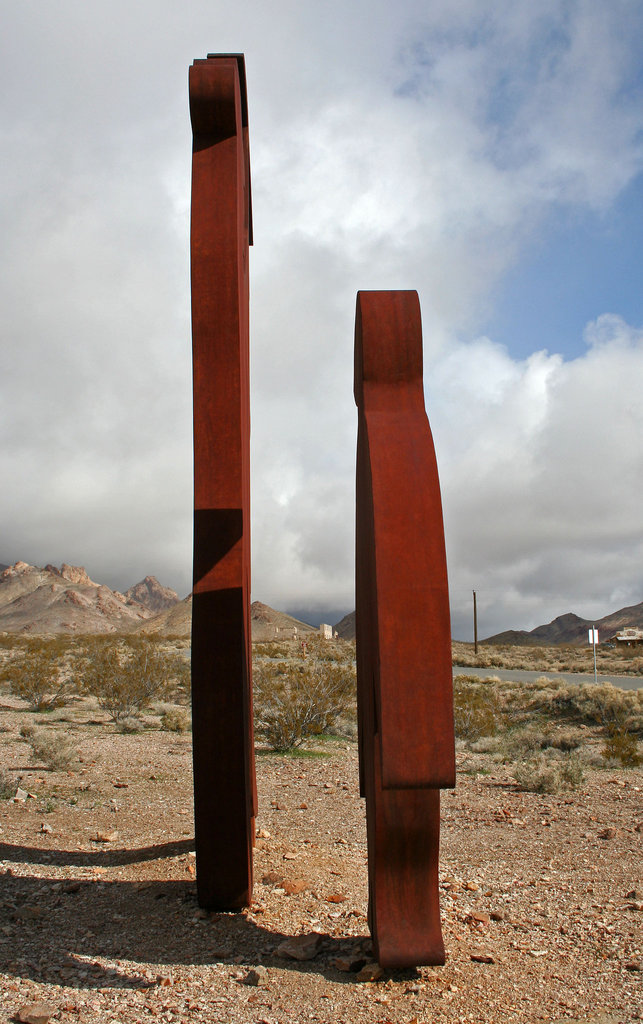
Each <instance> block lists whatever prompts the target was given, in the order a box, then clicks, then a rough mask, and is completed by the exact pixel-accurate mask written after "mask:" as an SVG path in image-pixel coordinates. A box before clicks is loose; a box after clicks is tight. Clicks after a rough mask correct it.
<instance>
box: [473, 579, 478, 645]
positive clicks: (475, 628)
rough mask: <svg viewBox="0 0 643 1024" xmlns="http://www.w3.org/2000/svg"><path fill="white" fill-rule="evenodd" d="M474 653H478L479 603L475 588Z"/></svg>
mask: <svg viewBox="0 0 643 1024" xmlns="http://www.w3.org/2000/svg"><path fill="white" fill-rule="evenodd" d="M473 653H474V654H477V653H478V604H477V601H476V592H475V590H474V591H473Z"/></svg>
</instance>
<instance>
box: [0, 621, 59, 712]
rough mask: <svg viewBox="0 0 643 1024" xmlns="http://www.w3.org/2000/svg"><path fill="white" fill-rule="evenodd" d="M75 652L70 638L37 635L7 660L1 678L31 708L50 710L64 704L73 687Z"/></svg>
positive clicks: (0, 673)
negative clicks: (72, 673)
mask: <svg viewBox="0 0 643 1024" xmlns="http://www.w3.org/2000/svg"><path fill="white" fill-rule="evenodd" d="M72 656H73V645H72V644H71V643H70V641H69V640H68V638H62V639H61V638H58V637H56V638H54V639H40V638H39V639H34V640H32V642H31V644H30V645H29V646H26V645H22V646H21V647H20V648H19V649H18V650H17V651H16V653H15V655H14V656H13V657H12V658H11V659H10V660H8V661H6V662H5V663H4V664H3V666H2V669H1V671H0V679H1V681H2V682H4V683H8V685H9V689H10V691H11V693H13V694H14V695H15V696H16V697H22V699H23V700H26V701H27V702H28V704H29V708H30V710H32V711H48V710H50V709H51V708H55V707H60V705H61V704H64V703H65V701H66V700H67V699H68V697H69V695H70V693H71V692H72V691H73V688H74V687H73V680H72V678H71V661H72Z"/></svg>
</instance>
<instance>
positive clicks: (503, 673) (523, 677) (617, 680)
mask: <svg viewBox="0 0 643 1024" xmlns="http://www.w3.org/2000/svg"><path fill="white" fill-rule="evenodd" d="M453 674H454V676H461V675H462V676H478V677H479V678H480V679H487V678H488V677H489V676H497V677H498V679H512V680H513V681H514V682H517V683H520V682H525V683H532V682H533V681H534V680H535V679H540V678H541V676H547V678H548V679H566V680H567V681H568V682H570V683H593V682H594V675H593V673H592V674H591V675H583V674H581V673H580V672H528V671H526V670H525V669H517V668H470V667H469V666H467V667H466V668H465V667H464V666H462V665H454V666H453ZM598 682H599V683H612V684H613V685H614V686H618V687H619V688H620V689H621V690H640V689H641V687H642V686H643V677H642V676H607V675H605V673H601V672H599V673H598Z"/></svg>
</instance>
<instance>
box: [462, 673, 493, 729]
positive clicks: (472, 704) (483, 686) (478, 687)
mask: <svg viewBox="0 0 643 1024" xmlns="http://www.w3.org/2000/svg"><path fill="white" fill-rule="evenodd" d="M453 713H454V720H455V734H456V737H457V738H458V739H465V740H478V739H480V737H481V736H494V735H495V733H496V732H497V731H498V728H499V726H500V722H501V717H502V707H501V703H500V698H499V696H498V690H497V687H496V685H495V681H494V680H488V679H485V680H481V679H479V678H478V677H477V676H464V675H462V676H456V677H455V679H454V680H453Z"/></svg>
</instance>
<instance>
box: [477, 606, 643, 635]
mask: <svg viewBox="0 0 643 1024" xmlns="http://www.w3.org/2000/svg"><path fill="white" fill-rule="evenodd" d="M641 625H643V601H642V602H641V603H640V604H634V605H630V606H629V607H627V608H620V609H619V611H617V612H611V613H610V614H609V615H604V616H603V618H602V619H581V618H580V616H578V615H574V614H573V612H568V613H567V614H566V615H558V616H557V617H556V618H555V619H552V621H551V622H549V623H547V625H544V626H536V628H535V629H532V630H529V631H527V630H524V629H508V630H505V632H504V633H495V634H494V635H493V636H489V637H487V639H486V640H483V641H482V643H485V644H584V643H587V631H588V629H591V628H592V626H595V627H596V629H597V630H598V635H599V638H600V640H601V641H605V640H607V639H609V637H611V636H613V635H614V633H617V632H618V631H619V630H620V629H623V628H624V627H625V626H641Z"/></svg>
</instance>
